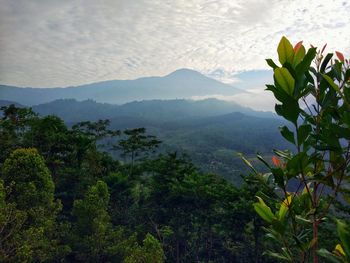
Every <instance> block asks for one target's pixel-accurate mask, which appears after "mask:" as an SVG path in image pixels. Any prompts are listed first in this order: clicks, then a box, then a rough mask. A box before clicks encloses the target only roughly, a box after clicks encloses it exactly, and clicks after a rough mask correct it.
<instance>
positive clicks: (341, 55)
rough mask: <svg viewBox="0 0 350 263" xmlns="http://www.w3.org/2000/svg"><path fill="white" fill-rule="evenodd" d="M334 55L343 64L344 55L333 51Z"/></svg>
mask: <svg viewBox="0 0 350 263" xmlns="http://www.w3.org/2000/svg"><path fill="white" fill-rule="evenodd" d="M335 54H336V55H337V57H338V58H339V60H340V61H341V62H344V55H343V54H342V53H340V52H338V51H335Z"/></svg>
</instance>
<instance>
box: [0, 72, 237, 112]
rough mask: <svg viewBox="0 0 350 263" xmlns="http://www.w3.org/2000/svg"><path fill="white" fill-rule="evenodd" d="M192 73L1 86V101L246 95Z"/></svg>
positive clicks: (114, 100) (105, 100)
mask: <svg viewBox="0 0 350 263" xmlns="http://www.w3.org/2000/svg"><path fill="white" fill-rule="evenodd" d="M243 92H244V91H242V90H239V89H237V88H235V87H233V86H231V85H228V84H224V83H221V82H219V81H217V80H214V79H211V78H209V77H206V76H204V75H202V74H201V73H199V72H197V71H194V70H190V69H179V70H176V71H174V72H172V73H170V74H169V75H166V76H164V77H146V78H139V79H135V80H110V81H103V82H97V83H92V84H87V85H81V86H76V87H67V88H19V87H14V86H5V85H0V100H9V101H16V102H18V103H20V104H24V105H27V106H31V105H36V104H42V103H47V102H51V101H54V100H57V99H76V100H87V99H93V100H95V101H97V102H101V103H111V104H123V103H126V102H130V101H135V100H153V99H161V100H164V99H184V98H191V97H194V96H206V95H213V94H220V95H227V96H229V95H234V94H238V93H243Z"/></svg>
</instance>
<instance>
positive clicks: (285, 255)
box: [246, 37, 350, 262]
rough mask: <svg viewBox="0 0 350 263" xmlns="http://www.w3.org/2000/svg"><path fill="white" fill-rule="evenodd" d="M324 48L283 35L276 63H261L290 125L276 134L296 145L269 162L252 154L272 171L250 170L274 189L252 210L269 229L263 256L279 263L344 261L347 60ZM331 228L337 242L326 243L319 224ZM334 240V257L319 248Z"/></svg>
mask: <svg viewBox="0 0 350 263" xmlns="http://www.w3.org/2000/svg"><path fill="white" fill-rule="evenodd" d="M324 50H325V47H324V48H323V49H322V50H318V51H317V49H316V48H315V47H311V48H310V49H308V50H306V49H305V47H304V46H303V45H302V42H299V43H298V44H296V45H295V46H294V48H293V46H292V45H291V44H290V42H289V41H288V40H287V39H286V38H285V37H283V38H282V39H281V41H280V43H279V46H278V56H279V62H280V64H281V66H278V65H277V64H275V63H274V62H273V61H272V60H271V59H268V60H267V63H268V64H269V65H270V66H271V67H272V68H273V70H274V84H273V85H267V90H269V91H272V92H273V94H274V96H275V98H276V99H277V100H278V104H276V106H275V109H276V112H277V114H279V115H280V116H282V117H283V118H284V119H286V120H288V121H289V122H290V124H291V125H289V126H283V127H281V128H280V132H281V134H282V136H283V137H284V138H285V139H286V140H287V141H289V142H290V143H292V144H293V145H294V146H295V147H294V149H293V150H292V151H289V150H286V151H282V150H275V154H276V155H277V156H278V157H276V156H275V157H273V163H274V164H273V165H270V164H268V163H267V162H266V161H265V160H264V159H263V158H262V157H261V156H258V158H260V160H261V161H262V162H263V163H264V164H265V165H266V166H267V168H268V169H269V171H270V172H269V173H268V174H264V175H262V174H259V173H258V172H257V171H256V170H255V169H254V168H253V167H252V169H253V171H254V173H255V174H256V175H257V176H258V177H263V178H265V182H266V183H267V184H270V185H272V186H273V188H275V189H276V191H275V192H274V194H272V195H268V196H264V195H263V194H260V195H259V194H258V202H257V203H255V204H254V208H255V210H256V212H257V213H258V214H259V215H260V217H261V218H262V219H263V220H264V221H266V222H267V223H268V225H269V227H268V228H267V229H266V231H267V236H268V238H270V239H272V240H273V241H274V242H276V244H278V245H277V247H278V249H275V250H272V251H271V250H268V251H266V254H268V255H270V256H272V257H275V258H277V259H278V260H280V261H287V262H310V261H312V262H319V260H320V259H319V255H321V256H323V257H326V258H327V259H328V260H331V261H332V262H349V259H350V247H349V246H350V231H349V226H348V225H346V223H344V221H340V220H337V219H335V218H336V217H338V218H339V217H345V219H349V214H348V213H347V212H346V213H345V212H344V211H345V210H339V209H336V208H337V207H339V206H335V204H339V205H340V206H344V205H345V207H347V209H348V205H346V203H348V204H349V201H350V199H349V190H350V188H349V179H350V167H349V163H350V61H349V60H346V59H344V56H343V55H342V54H341V53H339V52H336V55H337V58H336V59H332V57H333V54H332V53H329V54H327V55H325V56H324V55H323V53H324ZM312 62H314V66H313V65H312ZM246 162H247V161H246ZM248 165H250V164H249V163H248ZM270 177H272V181H271V180H270ZM335 223H336V225H337V227H336V228H337V232H338V235H339V237H338V238H339V240H338V242H336V241H334V240H332V241H331V242H330V240H329V239H328V238H329V233H326V232H325V231H324V227H325V226H327V224H328V225H329V224H331V225H333V226H332V228H333V229H335ZM327 239H328V240H327ZM332 242H333V244H332V246H333V247H335V248H334V250H333V253H331V252H328V251H327V250H326V249H325V248H324V247H323V246H327V245H329V244H330V243H332Z"/></svg>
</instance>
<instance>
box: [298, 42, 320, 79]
mask: <svg viewBox="0 0 350 263" xmlns="http://www.w3.org/2000/svg"><path fill="white" fill-rule="evenodd" d="M315 56H316V48H310V49H309V50H308V51H307V53H306V55H305V57H304V59H303V60H302V61H301V62H300V63H299V64H298V66H297V67H296V69H295V71H296V75H297V78H298V79H299V78H301V77H302V75H304V74H305V73H306V72H307V71H309V69H310V65H311V63H312V61H313V60H314V58H315Z"/></svg>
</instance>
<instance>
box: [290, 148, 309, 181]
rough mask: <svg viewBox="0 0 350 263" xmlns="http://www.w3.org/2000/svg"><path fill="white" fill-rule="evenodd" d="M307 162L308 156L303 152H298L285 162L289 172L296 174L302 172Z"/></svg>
mask: <svg viewBox="0 0 350 263" xmlns="http://www.w3.org/2000/svg"><path fill="white" fill-rule="evenodd" d="M308 164H309V158H308V156H307V154H306V153H305V152H300V153H298V154H297V155H295V156H294V157H293V158H292V159H291V160H290V161H288V162H287V169H288V171H289V173H290V174H292V175H294V176H296V175H298V174H299V173H301V172H303V171H304V170H305V168H306V167H307V165H308Z"/></svg>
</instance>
